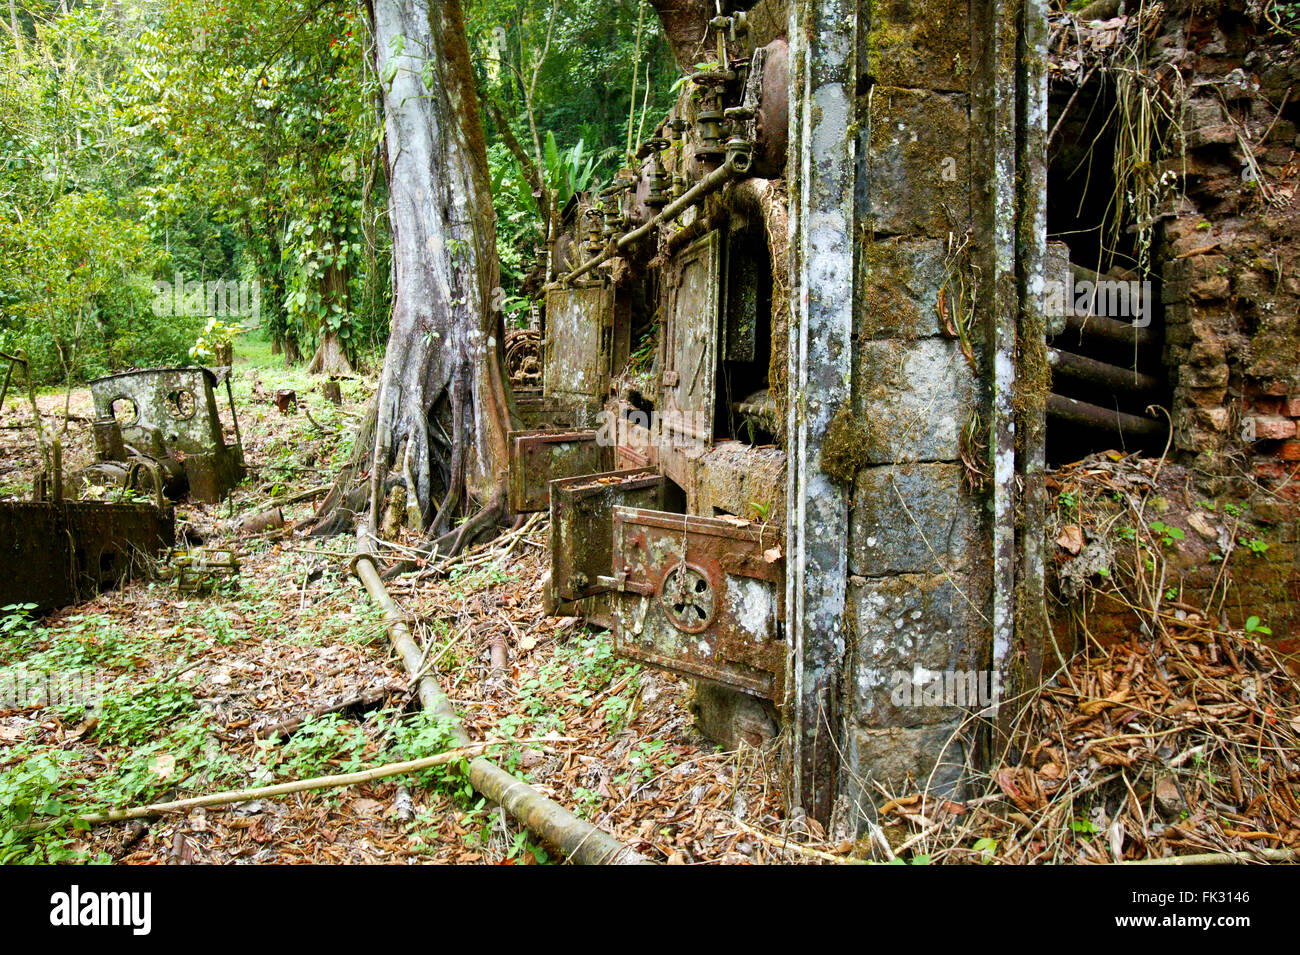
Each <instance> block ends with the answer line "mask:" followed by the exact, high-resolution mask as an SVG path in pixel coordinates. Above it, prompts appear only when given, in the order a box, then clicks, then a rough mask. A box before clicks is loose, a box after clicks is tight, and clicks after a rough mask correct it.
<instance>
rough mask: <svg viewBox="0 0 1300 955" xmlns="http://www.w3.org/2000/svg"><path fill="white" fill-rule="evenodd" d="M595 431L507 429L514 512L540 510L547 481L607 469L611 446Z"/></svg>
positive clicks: (547, 495)
mask: <svg viewBox="0 0 1300 955" xmlns="http://www.w3.org/2000/svg"><path fill="white" fill-rule="evenodd" d="M598 434H599V432H597V431H575V430H571V429H559V430H553V429H546V430H541V431H511V432H510V433H509V434H507V435H506V444H507V446H508V448H509V451H510V482H509V484H510V509H511V510H512V511H514V512H515V513H516V514H524V513H528V512H529V511H544V510H546V508H547V505H548V504H549V502H550V499H551V498H550V486H549V485H550V482H551V481H553V480H555V479H556V478H569V477H577V476H578V475H581V474H596V473H599V472H601V471H605V470H608V469H609V467H610V466H611V465H612V463H613V457H614V452H613V448H611V447H608V446H606V445H602V444H600V443H599V442H598V441H597V440H596V436H597V435H598Z"/></svg>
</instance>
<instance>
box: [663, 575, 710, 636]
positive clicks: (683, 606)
mask: <svg viewBox="0 0 1300 955" xmlns="http://www.w3.org/2000/svg"><path fill="white" fill-rule="evenodd" d="M659 603H660V605H661V606H662V607H663V608H664V614H665V615H666V616H667V617H668V622H669V623H671V624H672V625H673V626H674V627H676V628H677V629H678V630H682V631H684V632H686V633H700V632H701V631H703V630H706V629H707V628H708V626H709V624H711V623H712V622H713V615H714V609H715V597H714V592H713V585H712V584H711V583H710V582H709V578H708V576H707V575H706V574H705V573H704V571H703V570H701V569H700V568H699V567H695V566H693V565H691V564H686V563H681V564H677V565H676V566H674V567H671V568H670V569H669V570H668V573H666V574H664V579H663V582H662V583H661V584H660V585H659Z"/></svg>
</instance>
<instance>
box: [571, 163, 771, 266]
mask: <svg viewBox="0 0 1300 955" xmlns="http://www.w3.org/2000/svg"><path fill="white" fill-rule="evenodd" d="M748 170H749V157H748V156H736V155H729V156H727V160H726V162H724V163H723V164H722V165H721V166H719V167H718V168H717V169H715V170H713V172H711V173H709V174H708V175H707V176H705V177H704V178H703V179H701V180H700V181H699V182H697V183H696V184H695V185H693V186H691V188H689V189H687V190H686V191H685V192H684V193H682V195H681V196H680V197H679V198H677V199H674V200H673V201H672V202H670V203H668V205H666V206H664V207H663V209H662V210H660V212H659V214H658V215H656V216H655V217H654V218H653V219H651V220H650V221H649V222H646V223H644V224H643V225H639V226H637V227H636V228H635V229H633V230H632V231H631V232H627V233H624V234H623V235H622V236H620V237H619V238H618V241H617V242H615V243H614V245H613V247H612V248H609V249H606V250H605V251H604V252H602V253H601V254H600V255H598V256H596V257H595V258H594V259H591V260H590V261H588V262H585V263H584V264H582V265H580V266H578V267H577V268H576V269H574V270H573V271H572V272H570V273H569V274H568V275H566V276H565V277H564V278H562V279H560V280H559V281H557V282H552V283H551V284H550V285H548V286H546V290H547V291H550V290H551V289H553V288H558V287H559V286H561V285H568V284H569V283H570V282H572V281H573V280H574V279H576V278H578V277H579V276H582V275H586V274H587V273H588V272H590V271H591V270H592V269H594V268H596V266H598V265H604V264H605V263H606V262H608V261H609V260H610V259H612V258H614V256H616V255H618V253H619V252H621V251H622V250H623V249H626V248H627V247H628V246H630V245H631V244H632V243H634V242H636V241H638V240H639V239H641V237H642V236H645V235H647V234H648V233H649V232H650V230H651V229H654V228H656V227H658V226H661V225H667V224H668V223H670V222H672V221H673V220H674V219H676V218H677V217H678V216H679V215H681V214H682V213H683V212H685V211H686V210H687V209H689V208H690V207H691V206H693V205H695V204H696V203H697V202H699V201H700V200H701V199H703V198H704V197H705V196H706V195H708V194H709V193H711V192H713V191H714V190H715V189H717V188H718V187H719V186H721V185H723V184H724V183H726V182H727V181H728V180H730V179H733V178H734V177H736V176H740V175H744V174H745V173H746V172H747V171H748Z"/></svg>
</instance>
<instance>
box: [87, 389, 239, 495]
mask: <svg viewBox="0 0 1300 955" xmlns="http://www.w3.org/2000/svg"><path fill="white" fill-rule="evenodd" d="M222 381H224V383H225V386H226V398H227V401H228V402H229V405H230V415H231V418H232V419H234V427H235V444H234V445H233V446H231V445H228V444H226V442H225V437H224V435H223V432H222V425H221V416H220V414H219V413H218V411H217V399H216V392H215V389H216V386H217V385H218V384H219V383H220V382H222ZM90 391H91V394H92V395H93V397H94V400H95V425H94V427H95V464H93V465H91V467H90V468H87V469H86V471H84V472H83V476H84V477H85V478H86V479H87V480H88V481H90V482H92V483H114V484H124V483H127V480H128V478H129V477H130V466H131V464H132V463H133V462H152V463H154V464H156V465H157V466H158V467H159V469H160V472H161V474H162V479H163V483H164V486H165V488H166V491H167V493H168V495H169V496H171V497H179V496H181V495H182V494H184V493H186V492H188V493H189V496H190V497H191V498H193V499H194V500H197V501H202V502H204V503H207V504H215V503H217V502H219V501H221V500H223V499H224V498H225V497H226V495H227V494H229V493H230V490H231V488H233V487H234V486H235V485H236V484H238V483H239V481H240V480H241V479H242V478H243V476H244V449H243V442H242V439H241V438H240V434H239V420H238V417H237V416H236V415H235V402H234V396H233V394H232V393H231V389H230V376H229V371H228V369H221V370H220V372H219V374H218V373H217V372H214V371H213V370H212V369H209V368H202V367H194V368H153V369H147V370H143V371H128V372H122V373H120V374H116V375H109V376H107V377H104V378H97V379H95V380H94V381H92V382H91V383H90Z"/></svg>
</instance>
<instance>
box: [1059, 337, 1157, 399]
mask: <svg viewBox="0 0 1300 955" xmlns="http://www.w3.org/2000/svg"><path fill="white" fill-rule="evenodd" d="M1047 362H1048V364H1050V365H1051V366H1052V368H1053V369H1054V370H1055V371H1057V372H1059V373H1060V374H1062V375H1065V376H1066V377H1067V378H1076V379H1078V380H1080V381H1086V382H1088V383H1090V384H1094V385H1101V386H1102V387H1104V388H1110V389H1112V390H1115V391H1158V390H1159V389H1160V386H1161V382H1160V379H1159V378H1157V377H1155V376H1154V375H1146V374H1143V373H1142V372H1140V371H1135V370H1133V369H1132V368H1120V367H1119V366H1118V365H1108V364H1106V363H1105V362H1103V361H1097V360H1096V359H1095V358H1088V357H1086V356H1084V355H1076V354H1074V353H1073V352H1068V351H1060V350H1059V349H1056V348H1049V349H1047Z"/></svg>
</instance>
